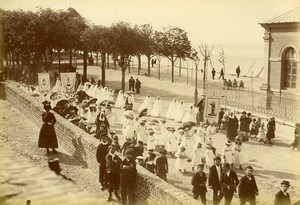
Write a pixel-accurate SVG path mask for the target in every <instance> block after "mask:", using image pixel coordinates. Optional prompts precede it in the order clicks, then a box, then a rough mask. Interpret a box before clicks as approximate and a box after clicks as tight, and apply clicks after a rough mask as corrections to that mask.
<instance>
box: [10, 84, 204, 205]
mask: <svg viewBox="0 0 300 205" xmlns="http://www.w3.org/2000/svg"><path fill="white" fill-rule="evenodd" d="M5 93H6V98H7V100H8V101H9V102H10V103H11V104H12V105H13V106H14V107H16V108H17V109H18V110H19V111H21V112H22V113H24V114H25V115H26V116H27V117H28V119H30V120H31V121H32V122H33V123H35V124H36V125H37V126H38V127H40V126H41V125H42V120H41V115H42V112H43V108H42V105H41V103H40V102H38V101H37V100H35V98H34V97H31V96H28V95H27V94H25V93H23V92H22V91H21V90H20V89H19V88H17V86H16V83H14V82H6V83H5ZM55 117H56V120H57V123H56V124H55V130H56V133H57V138H58V143H59V146H61V147H63V148H64V149H65V150H66V151H68V152H69V153H72V154H73V156H74V157H75V158H76V159H77V160H78V161H80V162H81V163H82V165H84V166H83V168H88V169H91V170H92V171H93V172H95V173H98V163H97V161H96V158H95V155H96V149H97V146H98V144H99V141H98V140H97V139H95V138H93V137H92V136H91V135H89V134H87V133H86V132H84V131H83V130H81V129H80V128H79V127H77V126H75V125H73V124H72V123H71V122H69V121H68V120H66V119H65V118H63V117H61V116H59V115H57V114H55ZM20 132H21V131H20ZM20 136H21V135H20ZM137 170H138V179H137V182H136V192H135V194H136V197H137V200H138V202H139V204H140V203H142V202H143V203H144V204H166V205H167V204H172V205H176V204H195V203H197V201H196V200H194V199H193V198H192V197H191V196H189V195H187V194H185V193H183V192H182V191H180V190H179V189H177V188H175V187H173V186H172V185H170V184H168V183H167V182H165V181H163V180H161V179H160V178H158V177H157V176H155V175H153V174H152V173H150V172H148V171H147V170H145V169H144V168H142V167H137ZM95 180H98V179H95ZM198 203H199V202H198Z"/></svg>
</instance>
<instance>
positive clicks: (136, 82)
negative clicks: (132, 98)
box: [135, 78, 142, 94]
mask: <svg viewBox="0 0 300 205" xmlns="http://www.w3.org/2000/svg"><path fill="white" fill-rule="evenodd" d="M141 85H142V83H141V81H140V80H139V79H138V78H137V79H136V80H135V89H136V94H140V90H141Z"/></svg>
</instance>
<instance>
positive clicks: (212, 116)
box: [204, 97, 220, 124]
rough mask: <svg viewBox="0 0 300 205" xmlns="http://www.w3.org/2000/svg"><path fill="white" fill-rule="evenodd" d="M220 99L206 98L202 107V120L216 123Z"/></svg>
mask: <svg viewBox="0 0 300 205" xmlns="http://www.w3.org/2000/svg"><path fill="white" fill-rule="evenodd" d="M219 110H220V98H218V97H206V99H205V106H204V120H205V122H206V121H208V122H209V123H213V124H214V123H218V117H219Z"/></svg>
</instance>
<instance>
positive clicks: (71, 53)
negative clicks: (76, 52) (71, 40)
mask: <svg viewBox="0 0 300 205" xmlns="http://www.w3.org/2000/svg"><path fill="white" fill-rule="evenodd" d="M72 60H73V52H72V49H70V61H69V64H70V66H72Z"/></svg>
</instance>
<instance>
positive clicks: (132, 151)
mask: <svg viewBox="0 0 300 205" xmlns="http://www.w3.org/2000/svg"><path fill="white" fill-rule="evenodd" d="M125 154H134V150H133V149H132V148H128V149H126V151H125Z"/></svg>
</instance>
